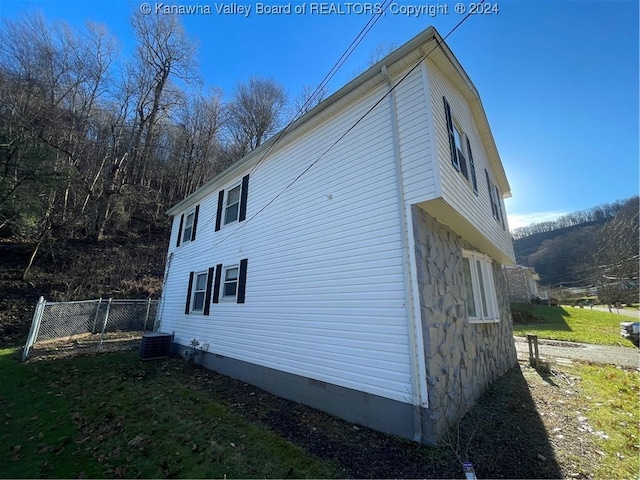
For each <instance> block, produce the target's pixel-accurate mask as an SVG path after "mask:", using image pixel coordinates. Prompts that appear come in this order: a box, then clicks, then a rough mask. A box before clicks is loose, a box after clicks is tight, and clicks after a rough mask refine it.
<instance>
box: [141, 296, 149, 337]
mask: <svg viewBox="0 0 640 480" xmlns="http://www.w3.org/2000/svg"><path fill="white" fill-rule="evenodd" d="M149 310H151V297H149V298H147V313H146V315H145V317H144V327H142V331H143V332H146V331H147V322H148V321H149Z"/></svg>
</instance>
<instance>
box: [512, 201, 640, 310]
mask: <svg viewBox="0 0 640 480" xmlns="http://www.w3.org/2000/svg"><path fill="white" fill-rule="evenodd" d="M638 201H639V199H638V197H633V198H630V199H627V200H622V201H617V202H614V203H612V204H606V205H600V206H597V207H594V208H593V209H590V210H585V211H581V212H575V213H572V214H569V215H566V216H564V217H561V218H559V219H558V220H557V221H555V222H544V223H540V224H533V225H530V226H528V227H524V228H520V229H516V230H515V231H514V232H513V239H514V241H513V246H514V250H515V253H516V261H517V262H518V264H521V265H527V266H532V267H535V269H536V271H537V272H538V273H539V274H540V277H541V280H540V283H541V284H542V285H545V286H560V285H562V286H564V287H573V286H575V287H579V286H595V287H597V288H599V289H601V290H602V291H603V292H605V291H609V293H610V294H614V293H615V292H616V291H620V292H618V293H616V295H618V294H620V295H622V296H624V297H626V296H627V295H626V294H622V293H621V292H623V291H625V290H628V291H629V292H630V293H633V295H635V297H636V300H635V301H637V293H638V270H639V268H638V260H639V256H638V249H639V244H638V234H639V232H638V211H639V204H638Z"/></svg>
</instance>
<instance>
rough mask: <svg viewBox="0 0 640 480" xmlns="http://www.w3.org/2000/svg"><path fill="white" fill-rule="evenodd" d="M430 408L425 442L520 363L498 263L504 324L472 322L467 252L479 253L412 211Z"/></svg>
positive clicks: (496, 276)
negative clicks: (465, 270)
mask: <svg viewBox="0 0 640 480" xmlns="http://www.w3.org/2000/svg"><path fill="white" fill-rule="evenodd" d="M412 214H413V225H414V237H415V242H416V247H415V248H416V263H417V266H416V267H417V275H418V285H419V295H420V316H421V321H422V330H423V336H424V354H425V363H426V369H427V372H426V378H427V390H428V402H429V407H428V409H427V410H426V411H424V412H423V414H424V417H423V428H424V436H423V441H424V442H425V443H433V442H434V441H435V440H437V439H438V438H440V436H441V435H442V434H443V433H444V432H445V431H446V430H447V429H448V428H449V427H450V426H451V425H453V424H455V422H456V421H457V420H458V419H460V418H461V417H462V416H463V415H464V414H465V413H466V412H467V411H468V410H469V409H470V408H471V407H472V406H473V405H474V404H475V402H476V401H477V399H478V397H479V396H480V395H481V394H482V392H483V391H484V390H485V389H486V388H487V386H488V385H489V384H491V382H493V381H494V380H496V379H497V378H498V377H500V376H501V375H503V374H504V373H505V372H506V371H507V370H509V369H510V368H511V367H513V366H514V365H515V363H516V351H515V344H514V340H513V334H512V326H511V313H510V310H509V298H508V287H507V282H506V278H505V273H504V272H503V269H502V267H501V266H500V265H498V264H496V263H495V262H494V264H493V277H494V282H495V287H496V294H497V300H498V307H499V312H500V322H498V323H482V324H472V323H469V321H468V319H467V311H466V304H465V301H466V289H465V284H464V277H463V272H462V250H463V249H468V250H475V248H474V247H473V245H470V244H469V243H467V242H466V241H465V240H464V239H463V238H462V237H460V236H458V235H457V234H456V233H454V232H453V231H452V230H451V229H449V228H448V227H446V226H445V225H443V224H441V223H439V222H438V221H436V220H435V219H434V218H433V217H431V216H430V215H429V214H427V213H426V212H424V210H422V209H421V208H419V207H417V206H414V207H413V209H412Z"/></svg>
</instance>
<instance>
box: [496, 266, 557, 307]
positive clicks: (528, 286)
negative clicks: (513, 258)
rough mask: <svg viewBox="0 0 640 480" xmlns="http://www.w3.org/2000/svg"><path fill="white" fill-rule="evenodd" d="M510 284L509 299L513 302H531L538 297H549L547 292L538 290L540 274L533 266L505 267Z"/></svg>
mask: <svg viewBox="0 0 640 480" xmlns="http://www.w3.org/2000/svg"><path fill="white" fill-rule="evenodd" d="M505 272H506V274H507V283H508V285H509V299H510V300H511V301H512V302H521V303H531V300H533V299H536V298H544V299H546V298H547V292H546V291H544V292H542V295H541V294H540V292H539V291H538V280H540V276H539V275H538V274H537V273H536V269H535V268H533V267H525V266H524V265H507V266H506V268H505Z"/></svg>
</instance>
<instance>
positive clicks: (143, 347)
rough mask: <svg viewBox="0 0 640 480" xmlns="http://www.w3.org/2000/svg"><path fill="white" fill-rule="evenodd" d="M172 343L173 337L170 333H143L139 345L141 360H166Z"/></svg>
mask: <svg viewBox="0 0 640 480" xmlns="http://www.w3.org/2000/svg"><path fill="white" fill-rule="evenodd" d="M172 341H173V335H171V334H170V333H162V332H153V333H145V334H144V335H143V336H142V343H141V344H140V358H141V359H142V360H153V359H156V358H167V357H168V356H169V355H170V354H171V343H172Z"/></svg>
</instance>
